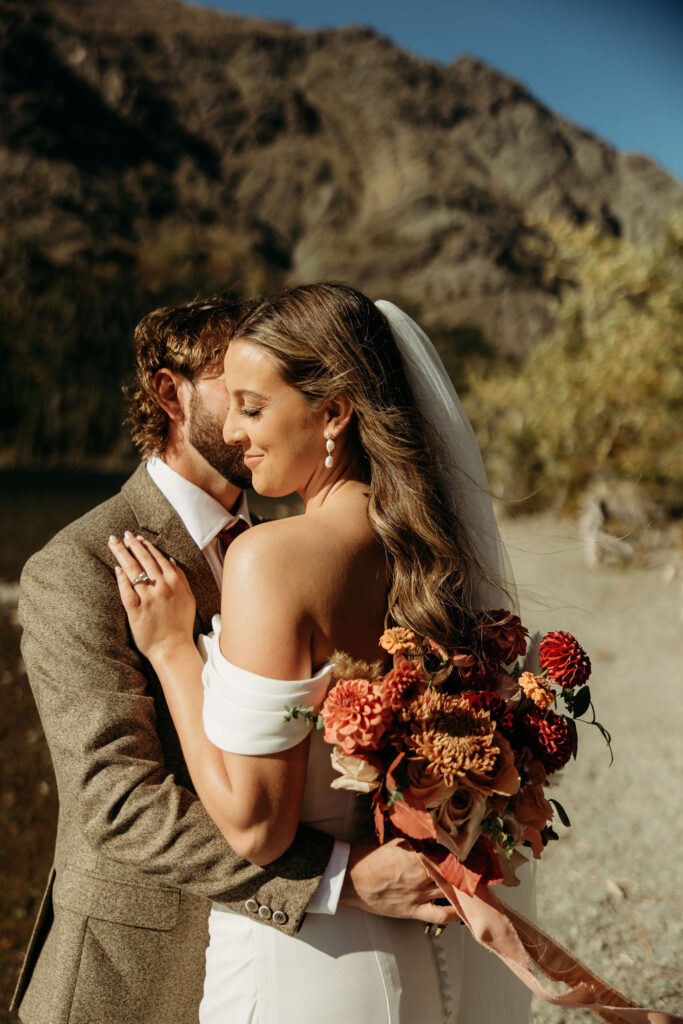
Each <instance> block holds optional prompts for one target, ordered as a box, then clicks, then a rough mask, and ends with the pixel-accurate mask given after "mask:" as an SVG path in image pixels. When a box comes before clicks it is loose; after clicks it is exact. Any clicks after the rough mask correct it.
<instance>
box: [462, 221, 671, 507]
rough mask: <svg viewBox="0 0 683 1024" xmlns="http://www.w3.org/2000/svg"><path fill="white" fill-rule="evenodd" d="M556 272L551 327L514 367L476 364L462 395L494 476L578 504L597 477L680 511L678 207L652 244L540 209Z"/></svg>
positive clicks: (530, 496)
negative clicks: (628, 485)
mask: <svg viewBox="0 0 683 1024" xmlns="http://www.w3.org/2000/svg"><path fill="white" fill-rule="evenodd" d="M537 221H541V222H542V226H543V227H544V229H545V231H546V232H547V234H548V236H549V237H550V239H551V241H552V245H553V249H554V252H553V254H552V256H551V258H550V265H549V267H548V270H549V272H551V273H553V274H554V275H555V276H556V278H559V279H560V280H561V281H562V282H563V285H562V289H561V295H560V297H559V298H558V300H557V309H556V315H557V327H556V329H555V330H554V332H553V334H552V335H551V336H550V337H548V338H547V339H546V340H545V341H544V342H542V343H541V344H540V345H538V346H537V347H536V348H535V349H534V350H533V351H532V352H531V353H530V355H529V356H528V357H527V359H526V360H525V361H524V363H523V364H522V366H521V367H520V368H519V369H518V370H517V371H515V372H510V371H509V370H505V369H500V368H498V369H494V370H493V371H491V370H489V371H488V372H487V370H486V369H482V367H481V365H478V366H475V368H474V369H473V370H472V372H471V373H470V374H469V376H468V381H467V384H468V390H467V392H466V394H465V404H466V406H467V409H468V412H469V414H470V416H471V418H472V420H473V423H474V425H475V429H476V431H477V434H478V437H479V439H480V442H481V445H482V448H483V450H484V454H485V459H486V462H487V466H488V469H489V474H490V478H491V484H492V488H493V490H494V491H498V492H499V493H501V494H502V496H503V497H504V498H506V499H508V500H512V501H519V500H520V499H524V498H526V499H527V500H526V501H524V502H523V505H522V507H523V508H526V509H533V508H537V507H541V506H547V505H554V506H556V507H557V506H559V507H564V508H572V507H575V506H576V504H577V503H578V500H579V498H580V496H581V495H582V494H583V492H584V491H585V489H586V488H587V487H588V486H590V485H591V483H592V482H593V481H595V480H596V479H602V480H607V481H609V480H623V479H628V480H630V481H632V482H636V483H637V484H638V486H639V488H640V489H642V493H643V496H644V497H646V498H647V499H648V500H651V501H654V502H655V503H656V505H657V506H658V508H659V509H660V510H661V511H662V512H663V513H664V514H666V515H680V514H681V513H683V215H681V216H679V217H678V218H676V219H675V220H674V221H673V222H672V223H671V225H670V227H669V229H668V231H667V232H666V235H665V237H664V238H663V241H662V243H661V244H660V246H659V247H657V248H650V247H645V246H636V245H632V244H630V243H628V242H626V241H623V240H620V239H618V238H613V237H607V236H605V235H603V234H601V233H600V232H599V231H598V230H597V228H595V227H594V226H593V225H586V226H583V227H576V226H574V225H570V224H568V223H566V222H564V221H561V220H556V219H552V218H549V217H544V218H537Z"/></svg>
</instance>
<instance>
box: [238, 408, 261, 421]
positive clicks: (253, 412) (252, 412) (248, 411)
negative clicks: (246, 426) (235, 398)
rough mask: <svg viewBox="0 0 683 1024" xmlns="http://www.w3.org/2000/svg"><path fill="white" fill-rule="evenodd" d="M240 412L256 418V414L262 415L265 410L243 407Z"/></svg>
mask: <svg viewBox="0 0 683 1024" xmlns="http://www.w3.org/2000/svg"><path fill="white" fill-rule="evenodd" d="M240 412H241V413H242V415H243V416H248V417H249V419H254V418H255V417H256V416H260V415H261V413H262V412H263V410H262V409H241V410H240Z"/></svg>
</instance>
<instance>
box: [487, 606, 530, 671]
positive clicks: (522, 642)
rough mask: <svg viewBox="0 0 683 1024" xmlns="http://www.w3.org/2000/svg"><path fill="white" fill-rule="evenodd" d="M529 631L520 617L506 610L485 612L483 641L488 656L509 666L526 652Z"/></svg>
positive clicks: (498, 609)
mask: <svg viewBox="0 0 683 1024" xmlns="http://www.w3.org/2000/svg"><path fill="white" fill-rule="evenodd" d="M528 635H529V631H528V630H527V628H526V626H523V625H522V622H521V620H520V618H519V615H513V613H512V612H509V611H507V610H506V609H505V608H496V609H495V610H493V611H486V612H484V619H483V622H482V641H483V647H484V651H485V653H486V655H487V656H488V657H489V658H493V660H494V661H498V662H500V664H501V665H509V664H510V663H511V662H513V661H515V659H516V658H520V657H521V656H522V655H523V654H524V652H525V651H526V638H527V636H528Z"/></svg>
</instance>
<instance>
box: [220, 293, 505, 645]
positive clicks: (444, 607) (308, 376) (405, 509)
mask: <svg viewBox="0 0 683 1024" xmlns="http://www.w3.org/2000/svg"><path fill="white" fill-rule="evenodd" d="M233 341H248V342H250V343H252V344H255V345H258V346H260V347H261V348H263V349H265V350H267V351H268V353H269V354H270V355H271V356H272V357H273V358H274V359H275V360H276V362H277V363H278V364H279V366H280V369H281V372H282V375H283V377H284V379H285V380H286V381H287V383H289V384H291V385H292V386H293V387H295V388H296V389H297V390H298V391H299V392H300V393H301V394H302V395H303V396H304V397H305V398H306V399H307V400H308V401H309V402H310V403H311V406H312V407H314V408H316V407H320V405H321V404H322V403H323V402H325V401H327V400H329V399H332V398H334V397H335V396H336V395H340V394H345V395H346V396H347V397H348V398H349V399H350V401H351V403H352V404H353V408H354V411H355V418H354V420H353V421H352V428H351V429H352V430H353V431H355V438H354V437H352V438H351V440H352V443H353V442H355V443H356V446H357V449H358V458H359V462H360V464H361V471H362V473H363V476H364V478H365V480H366V482H367V483H368V484H369V485H370V503H369V509H368V513H369V517H370V522H371V525H372V527H373V529H374V531H375V533H376V534H377V536H378V538H379V540H380V542H381V544H382V545H383V547H384V550H385V551H386V553H387V556H388V561H389V567H390V588H389V597H388V621H389V622H391V623H394V624H396V625H400V626H407V627H409V628H410V629H413V630H414V631H415V632H416V633H417V634H418V635H420V636H428V637H431V638H432V639H433V640H435V641H437V642H439V643H442V644H448V645H452V644H453V642H454V641H457V639H458V638H459V637H463V638H464V636H466V635H467V634H468V633H469V632H470V627H471V626H472V624H473V621H474V618H475V614H474V613H475V608H474V602H473V597H472V580H473V579H474V578H475V577H478V578H481V577H482V576H484V577H486V578H489V579H490V577H487V576H486V573H484V572H483V571H482V569H481V567H480V566H479V565H478V564H477V561H476V557H475V554H474V552H473V550H472V548H471V545H470V544H469V542H468V540H467V534H466V531H465V530H464V529H463V528H462V525H461V523H460V521H459V519H458V515H457V511H456V509H454V507H453V503H452V501H451V500H450V499H449V497H448V496H447V495H446V494H445V493H444V491H443V487H442V483H441V480H440V477H439V446H438V440H437V439H436V438H435V437H433V436H432V433H431V430H430V427H429V425H428V424H427V423H426V421H425V420H424V419H423V417H422V415H421V414H420V413H419V411H418V410H417V408H416V406H415V402H414V400H413V397H412V394H411V392H410V388H409V386H408V383H407V380H406V376H405V372H404V369H403V364H402V362H401V357H400V354H399V352H398V349H397V347H396V343H395V341H394V338H393V335H392V333H391V329H390V327H389V324H388V322H387V320H386V318H385V317H384V315H383V314H382V313H381V312H380V310H379V309H378V308H377V307H376V306H375V304H374V303H373V302H371V301H370V299H368V298H367V297H366V296H365V295H363V294H362V292H359V291H357V290H356V289H355V288H351V287H349V286H347V285H343V284H332V283H321V284H312V285H304V286H301V287H298V288H293V289H291V290H289V291H286V292H283V293H281V294H279V295H276V296H275V297H273V298H270V299H267V300H266V301H265V302H263V303H261V304H260V305H259V306H257V308H256V309H255V310H254V311H253V312H252V313H251V314H250V315H249V316H247V317H246V318H245V319H244V320H243V321H242V323H241V324H240V325H238V328H237V331H236V332H235V335H234V337H233ZM494 582H495V581H494ZM501 589H502V588H501Z"/></svg>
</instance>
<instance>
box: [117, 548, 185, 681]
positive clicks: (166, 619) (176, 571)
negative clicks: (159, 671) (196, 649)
mask: <svg viewBox="0 0 683 1024" xmlns="http://www.w3.org/2000/svg"><path fill="white" fill-rule="evenodd" d="M109 547H110V549H111V551H112V554H113V555H114V556H115V557H116V560H117V561H118V563H119V564H118V566H117V567H116V579H117V582H118V585H119V593H120V595H121V600H122V602H123V607H124V608H125V609H126V613H127V615H128V621H129V622H130V628H131V632H132V634H133V639H134V641H135V645H136V647H137V648H138V650H139V651H140V652H141V653H142V654H144V655H145V657H146V658H148V659H149V661H151V662H152V664H154V663H155V662H157V661H159V660H161V659H163V658H164V657H169V656H170V657H173V656H174V654H175V653H176V652H177V651H178V650H179V649H180V648H181V647H183V646H185V645H186V644H188V643H189V644H191V645H192V646H194V640H193V634H192V630H193V626H194V616H195V599H194V596H193V594H192V591H191V590H190V585H189V583H188V582H187V577H186V576H185V573H184V572H183V571H182V569H181V568H180V567H179V566H178V565H176V563H175V562H173V561H170V560H169V559H168V558H166V557H165V555H162V553H161V552H160V551H158V550H157V549H156V548H155V547H154V545H153V544H151V543H150V542H149V541H146V540H144V539H143V538H142V537H134V536H133V535H132V534H131V533H125V534H124V543H122V542H121V541H120V540H118V539H117V538H116V537H110V538H109ZM136 579H138V582H137V583H135V585H134V584H133V581H134V580H136Z"/></svg>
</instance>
